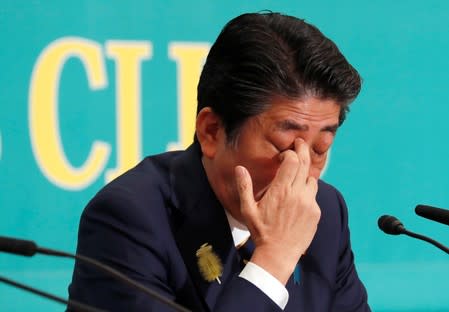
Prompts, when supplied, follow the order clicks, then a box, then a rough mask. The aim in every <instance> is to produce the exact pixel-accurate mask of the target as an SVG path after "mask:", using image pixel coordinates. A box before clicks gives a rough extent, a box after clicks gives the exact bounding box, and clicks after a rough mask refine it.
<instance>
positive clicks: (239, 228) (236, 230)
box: [225, 209, 250, 246]
mask: <svg viewBox="0 0 449 312" xmlns="http://www.w3.org/2000/svg"><path fill="white" fill-rule="evenodd" d="M225 213H226V217H227V218H228V223H229V228H230V229H231V234H232V239H233V241H234V246H239V245H240V244H242V243H244V242H245V241H246V240H247V239H248V237H249V236H250V232H249V230H248V228H247V227H246V226H245V225H244V224H242V223H240V222H239V221H237V220H236V219H234V218H233V217H232V216H231V214H230V213H229V212H228V211H227V210H226V209H225Z"/></svg>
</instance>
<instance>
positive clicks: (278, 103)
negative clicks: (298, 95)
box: [259, 97, 341, 124]
mask: <svg viewBox="0 0 449 312" xmlns="http://www.w3.org/2000/svg"><path fill="white" fill-rule="evenodd" d="M340 110H341V106H340V105H339V104H338V103H337V102H336V101H335V100H331V99H324V100H323V99H319V98H315V97H308V98H306V99H301V100H286V99H279V100H275V101H273V103H272V105H270V107H269V108H268V109H267V110H266V111H264V112H263V113H261V114H260V115H259V117H260V118H261V119H263V120H265V121H275V122H277V121H282V120H292V121H296V122H302V123H320V124H321V123H331V124H332V123H338V121H339V116H340Z"/></svg>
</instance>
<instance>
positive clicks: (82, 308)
mask: <svg viewBox="0 0 449 312" xmlns="http://www.w3.org/2000/svg"><path fill="white" fill-rule="evenodd" d="M0 282H3V283H5V284H7V285H10V286H14V287H17V288H20V289H22V290H25V291H29V292H32V293H33V294H35V295H38V296H41V297H44V298H47V299H50V300H53V301H56V302H59V303H62V304H65V305H66V306H67V307H68V308H70V309H72V310H73V311H78V312H105V310H100V309H97V308H94V307H91V306H89V305H87V304H84V303H81V302H78V301H76V300H72V299H69V300H65V299H64V298H61V297H58V296H55V295H52V294H49V293H47V292H45V291H42V290H39V289H36V288H33V287H30V286H28V285H25V284H22V283H19V282H16V281H13V280H11V279H9V278H6V277H3V276H0Z"/></svg>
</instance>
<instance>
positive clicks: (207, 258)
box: [196, 243, 223, 284]
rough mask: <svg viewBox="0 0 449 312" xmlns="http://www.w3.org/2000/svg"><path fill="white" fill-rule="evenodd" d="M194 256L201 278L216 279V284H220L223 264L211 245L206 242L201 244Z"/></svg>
mask: <svg viewBox="0 0 449 312" xmlns="http://www.w3.org/2000/svg"><path fill="white" fill-rule="evenodd" d="M196 257H197V258H198V268H199V269H200V273H201V275H202V276H203V278H204V279H205V280H206V281H208V282H212V281H213V280H216V281H217V282H218V284H221V281H220V276H221V275H222V274H223V265H222V264H221V260H220V258H218V256H217V254H216V253H215V252H214V251H213V250H212V246H211V245H209V244H208V243H205V244H203V245H201V247H200V249H198V250H197V251H196Z"/></svg>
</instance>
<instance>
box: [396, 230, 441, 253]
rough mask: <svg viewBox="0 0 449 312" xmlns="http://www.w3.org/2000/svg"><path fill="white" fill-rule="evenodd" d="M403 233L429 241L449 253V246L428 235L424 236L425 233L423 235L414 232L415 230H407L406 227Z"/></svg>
mask: <svg viewBox="0 0 449 312" xmlns="http://www.w3.org/2000/svg"><path fill="white" fill-rule="evenodd" d="M402 233H403V234H405V235H407V236H410V237H413V238H417V239H420V240H422V241H425V242H428V243H430V244H432V245H434V246H435V247H438V248H439V249H441V250H442V251H444V252H445V253H447V254H449V248H447V247H446V246H444V245H443V244H440V243H439V242H437V241H435V240H433V239H431V238H430V237H427V236H424V235H421V234H417V233H414V232H410V231H409V230H406V229H405V228H404V230H402Z"/></svg>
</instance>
